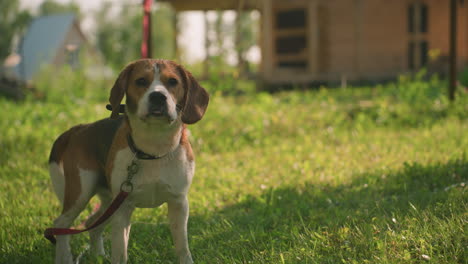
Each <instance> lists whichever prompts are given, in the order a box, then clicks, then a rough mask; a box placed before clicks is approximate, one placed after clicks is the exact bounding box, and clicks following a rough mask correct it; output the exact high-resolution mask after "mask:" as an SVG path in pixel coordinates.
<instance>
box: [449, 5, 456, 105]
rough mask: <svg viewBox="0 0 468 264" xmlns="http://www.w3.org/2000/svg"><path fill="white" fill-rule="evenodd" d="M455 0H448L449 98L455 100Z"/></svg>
mask: <svg viewBox="0 0 468 264" xmlns="http://www.w3.org/2000/svg"><path fill="white" fill-rule="evenodd" d="M457 1H458V0H450V65H449V74H450V76H449V78H450V80H449V95H448V96H449V100H450V101H455V90H456V88H457Z"/></svg>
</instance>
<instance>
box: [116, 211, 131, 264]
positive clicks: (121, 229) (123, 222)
mask: <svg viewBox="0 0 468 264" xmlns="http://www.w3.org/2000/svg"><path fill="white" fill-rule="evenodd" d="M134 209H135V208H134V207H133V206H131V205H129V204H127V203H125V202H124V203H123V204H122V205H121V206H120V208H119V209H118V210H117V211H116V212H115V214H114V216H113V218H112V242H111V243H112V257H111V263H112V264H121V263H122V264H125V263H127V259H128V255H127V246H128V238H129V236H130V218H131V216H132V212H133V210H134Z"/></svg>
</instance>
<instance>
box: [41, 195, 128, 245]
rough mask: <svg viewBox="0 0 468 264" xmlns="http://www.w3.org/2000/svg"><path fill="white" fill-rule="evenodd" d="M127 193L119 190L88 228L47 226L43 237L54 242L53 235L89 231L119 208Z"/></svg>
mask: <svg viewBox="0 0 468 264" xmlns="http://www.w3.org/2000/svg"><path fill="white" fill-rule="evenodd" d="M128 195H129V192H124V191H120V192H119V194H118V195H117V196H116V197H115V199H114V200H113V201H112V203H111V204H110V206H109V208H107V210H106V211H105V212H104V213H103V214H102V215H101V217H99V219H98V220H96V222H94V223H93V224H92V225H90V226H89V227H88V228H86V229H83V230H78V229H72V228H47V229H46V230H45V232H44V237H45V238H47V239H48V240H49V241H50V242H52V244H55V243H56V242H57V241H56V240H55V236H60V235H74V234H79V233H83V232H86V231H89V230H91V229H93V228H95V227H97V226H98V225H100V224H102V223H103V222H104V221H106V220H107V219H109V217H111V216H112V215H113V214H114V212H115V211H117V209H119V207H120V205H121V204H122V203H123V202H124V201H125V198H127V196H128Z"/></svg>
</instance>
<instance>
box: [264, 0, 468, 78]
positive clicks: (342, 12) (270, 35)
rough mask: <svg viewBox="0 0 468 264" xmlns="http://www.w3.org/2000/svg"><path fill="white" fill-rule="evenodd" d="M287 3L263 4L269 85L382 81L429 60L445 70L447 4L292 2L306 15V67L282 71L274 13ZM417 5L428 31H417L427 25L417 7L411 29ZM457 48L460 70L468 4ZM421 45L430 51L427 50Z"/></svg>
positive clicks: (418, 0)
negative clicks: (411, 28)
mask: <svg viewBox="0 0 468 264" xmlns="http://www.w3.org/2000/svg"><path fill="white" fill-rule="evenodd" d="M285 3H286V2H285V1H281V0H263V2H262V4H263V5H262V8H261V12H262V33H263V35H262V41H261V48H262V60H263V67H262V71H263V72H262V74H263V77H264V79H266V80H267V81H269V82H298V83H300V82H313V81H339V80H341V79H342V78H343V77H344V78H346V79H347V80H383V79H390V78H395V77H396V76H398V75H399V74H402V73H407V72H411V71H417V70H418V69H419V68H420V67H421V66H423V63H424V61H427V64H426V65H427V66H428V68H429V70H430V71H435V72H445V71H446V70H447V66H448V56H449V2H448V1H441V0H399V1H388V0H308V1H300V0H292V1H288V2H287V4H288V5H291V6H294V5H299V6H303V8H304V9H306V10H307V12H308V13H307V14H308V28H307V30H308V36H307V39H308V51H307V52H308V67H307V68H306V69H304V70H301V71H299V70H295V69H285V68H280V67H278V65H277V61H278V56H277V55H278V54H276V53H275V50H276V48H275V34H277V33H276V30H275V27H274V23H275V9H277V8H278V7H282V6H284V5H285ZM414 4H419V5H425V6H426V7H427V30H426V31H425V32H423V31H419V30H416V28H418V27H419V26H420V24H421V23H423V22H421V21H422V19H421V17H423V15H422V14H423V11H421V10H420V9H419V8H420V6H417V7H415V8H418V10H419V11H417V15H414V14H413V23H415V24H416V25H415V28H414V31H413V32H410V31H409V22H408V21H409V17H410V15H409V6H410V5H414ZM415 21H418V22H415ZM283 33H284V32H283ZM410 43H413V44H410ZM426 44H427V45H426ZM457 44H458V56H457V58H458V63H459V64H458V65H459V67H460V68H461V67H463V66H464V65H467V64H468V2H466V1H465V3H464V4H460V6H459V9H458V42H457ZM423 45H425V48H427V52H424V50H425V48H423ZM410 50H413V52H412V53H411V52H410ZM438 52H439V56H438V58H437V60H434V54H437V53H438ZM423 54H429V55H428V56H426V55H423ZM436 57H437V56H436ZM410 58H412V59H410ZM411 61H413V63H412V65H413V66H411Z"/></svg>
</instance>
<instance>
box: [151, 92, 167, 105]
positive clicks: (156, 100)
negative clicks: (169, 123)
mask: <svg viewBox="0 0 468 264" xmlns="http://www.w3.org/2000/svg"><path fill="white" fill-rule="evenodd" d="M166 99H167V97H166V96H165V95H164V94H163V93H161V92H152V93H150V94H149V101H150V103H151V104H152V105H164V104H166Z"/></svg>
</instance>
